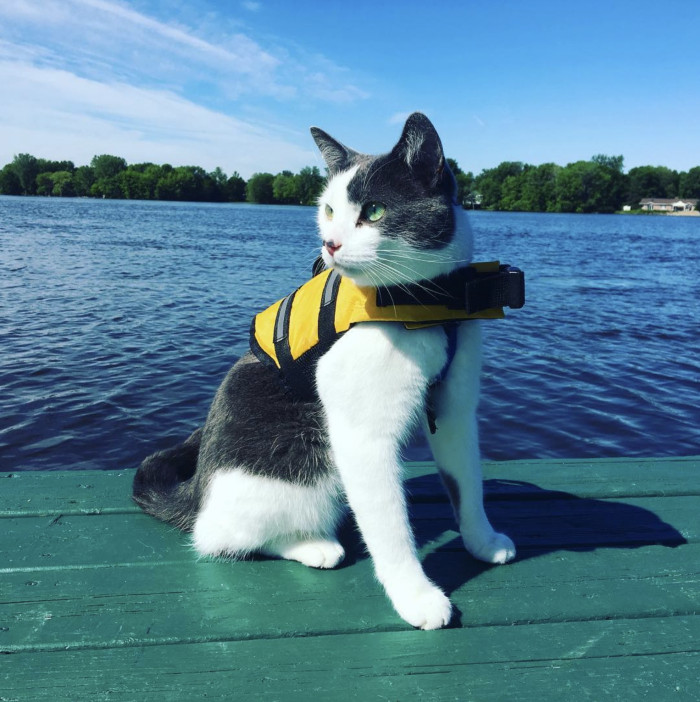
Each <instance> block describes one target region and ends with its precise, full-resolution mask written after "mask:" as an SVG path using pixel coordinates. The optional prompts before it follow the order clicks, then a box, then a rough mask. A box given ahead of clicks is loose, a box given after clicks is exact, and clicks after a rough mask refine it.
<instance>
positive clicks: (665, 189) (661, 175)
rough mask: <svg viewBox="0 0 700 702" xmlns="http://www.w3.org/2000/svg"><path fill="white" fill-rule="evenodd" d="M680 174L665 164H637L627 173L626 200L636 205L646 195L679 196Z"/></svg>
mask: <svg viewBox="0 0 700 702" xmlns="http://www.w3.org/2000/svg"><path fill="white" fill-rule="evenodd" d="M678 194H679V176H678V173H677V172H676V171H672V170H671V169H670V168H666V167H665V166H637V167H636V168H631V169H630V170H629V172H628V173H627V192H626V193H625V201H626V202H627V203H628V204H629V205H632V206H634V207H637V206H638V205H639V201H640V200H642V198H645V197H677V196H678Z"/></svg>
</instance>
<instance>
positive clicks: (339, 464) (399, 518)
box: [134, 113, 515, 629]
mask: <svg viewBox="0 0 700 702" xmlns="http://www.w3.org/2000/svg"><path fill="white" fill-rule="evenodd" d="M311 131H312V134H313V137H314V139H315V141H316V144H317V145H318V147H319V148H320V150H321V152H322V154H323V157H324V159H325V161H326V164H327V166H328V170H329V179H328V183H327V185H326V188H325V190H324V191H323V193H322V195H321V196H320V198H319V207H318V227H319V230H320V235H321V239H322V242H323V244H322V256H323V260H324V262H325V264H326V266H327V267H333V268H334V269H335V270H336V271H338V272H339V273H340V274H341V275H343V276H347V277H349V278H350V279H352V280H353V281H355V282H356V283H358V284H359V285H365V286H367V285H370V286H380V285H381V286H386V285H399V286H401V285H406V284H408V283H416V282H420V281H429V280H431V279H433V278H435V277H436V276H439V275H441V274H446V273H449V272H450V271H452V270H454V269H456V268H458V267H461V266H464V265H466V264H467V263H468V262H469V261H470V260H471V255H472V240H471V234H470V231H469V228H468V226H467V222H466V220H465V217H464V213H463V212H462V210H461V208H460V207H458V206H456V204H455V181H454V177H453V175H452V173H451V171H450V169H449V167H448V165H447V164H446V162H445V157H444V153H443V149H442V144H441V142H440V138H439V137H438V134H437V132H436V131H435V128H434V127H433V125H432V124H431V123H430V122H429V120H428V119H427V118H426V117H425V116H424V115H422V114H419V113H415V114H413V115H411V116H410V117H409V118H408V120H407V122H406V125H405V127H404V129H403V133H402V135H401V138H400V139H399V141H398V143H397V144H396V146H395V147H394V148H393V149H392V150H391V152H390V153H388V154H385V155H382V156H368V155H364V154H360V153H358V152H356V151H353V150H351V149H349V148H347V147H345V146H343V145H342V144H341V143H339V142H338V141H336V140H335V139H333V138H332V137H330V136H329V135H328V134H326V133H325V132H323V131H322V130H320V129H317V128H313V129H312V130H311ZM479 324H480V323H479V322H478V321H471V320H470V321H465V322H461V323H459V327H458V330H457V334H456V350H455V353H454V357H453V359H452V361H451V363H450V365H449V368H448V370H447V373H446V375H445V377H444V379H442V380H441V382H440V383H439V384H438V385H436V386H434V387H433V388H432V389H431V390H430V403H431V407H432V409H433V411H434V413H435V415H436V416H437V422H438V431H437V432H436V433H434V434H430V433H427V432H426V433H427V436H428V439H429V442H430V445H431V448H432V452H433V455H434V458H435V461H436V463H437V465H438V468H439V471H440V474H441V476H442V478H443V482H444V484H445V486H446V488H447V492H448V494H449V498H450V501H451V503H452V506H453V508H454V511H455V514H456V516H457V519H458V522H459V528H460V532H461V535H462V539H463V541H464V544H465V546H466V548H467V550H468V551H469V553H471V554H472V555H473V556H474V557H475V558H478V559H480V560H483V561H486V562H488V563H506V562H507V561H509V560H511V559H512V558H513V557H514V556H515V548H514V546H513V542H512V541H511V540H510V539H509V538H508V537H507V536H505V535H504V534H499V533H497V532H496V531H494V529H493V528H492V526H491V524H490V523H489V521H488V519H487V517H486V514H485V512H484V507H483V493H482V476H481V466H480V458H479V441H478V435H477V419H476V409H477V402H478V396H479V374H480V367H481V332H480V326H479ZM447 345H448V344H447V337H446V334H445V332H444V330H443V329H442V328H441V327H431V328H425V329H417V330H411V331H409V330H407V329H406V328H405V327H404V326H403V325H402V324H400V323H377V322H367V323H362V324H357V325H355V326H354V327H352V328H351V329H350V330H349V331H347V332H346V333H345V334H344V335H343V336H342V337H341V338H340V339H339V340H338V341H336V342H335V343H334V344H333V345H332V346H331V348H330V350H328V351H327V352H326V353H325V354H324V355H323V356H322V357H321V358H320V360H319V361H318V363H317V366H316V372H315V381H316V390H317V393H318V399H316V400H312V401H301V400H298V399H294V398H293V397H292V396H291V395H290V394H289V393H288V392H287V390H286V389H285V387H284V386H283V385H282V384H281V383H280V380H279V378H278V375H277V373H276V371H275V370H274V369H271V368H269V367H268V366H267V365H264V364H263V363H261V362H260V361H259V360H257V358H255V357H254V356H253V355H252V354H247V355H245V356H244V357H243V358H241V360H240V361H238V363H236V364H235V365H234V367H233V368H232V369H231V371H230V372H229V373H228V375H227V376H226V378H225V380H224V381H223V383H222V385H221V387H220V388H219V390H218V392H217V393H216V397H215V398H214V402H213V404H212V407H211V410H210V412H209V415H208V417H207V420H206V423H205V425H204V427H203V429H201V430H198V431H197V432H195V433H194V434H193V435H192V436H191V437H190V438H189V439H188V440H187V441H186V442H185V443H184V444H182V445H180V446H177V447H175V448H173V449H171V450H168V451H163V452H160V453H157V454H154V455H153V456H151V457H149V458H147V459H146V460H145V461H144V462H143V464H142V465H141V467H140V468H139V470H138V472H137V474H136V477H135V480H134V499H135V500H136V501H137V502H138V503H139V504H140V505H141V506H142V507H143V509H144V510H146V511H147V512H149V513H151V514H153V515H155V516H156V517H158V518H160V519H163V520H165V521H167V522H169V523H172V524H175V525H177V526H178V527H180V528H182V529H184V530H187V531H191V532H192V535H193V542H194V546H195V548H196V550H197V551H198V552H199V553H200V554H203V555H211V556H219V555H227V556H233V557H237V556H243V555H245V554H249V553H252V552H257V553H262V554H265V555H270V556H275V557H281V558H287V559H292V560H296V561H300V562H301V563H304V564H306V565H307V566H312V567H315V568H333V567H334V566H336V565H337V564H338V563H340V562H341V561H342V559H343V557H344V550H343V546H342V545H341V544H340V543H339V542H338V540H337V538H336V528H337V526H338V523H339V521H340V519H341V517H342V515H343V514H344V509H345V505H346V504H349V506H350V509H351V510H352V512H353V514H354V516H355V519H356V521H357V524H358V526H359V529H360V532H361V534H362V538H363V539H364V542H365V544H366V546H367V549H368V550H369V553H370V555H371V557H372V560H373V563H374V568H375V572H376V575H377V577H378V579H379V581H380V582H381V583H382V585H383V586H384V589H385V591H386V593H387V595H388V596H389V599H390V600H391V603H392V604H393V606H394V608H395V609H396V611H397V612H398V614H399V615H400V616H401V617H403V619H405V620H406V621H407V622H408V623H409V624H411V625H413V626H415V627H420V628H421V629H436V628H439V627H442V626H445V625H446V624H447V623H448V622H449V621H450V615H451V605H450V601H449V599H448V598H447V597H446V596H445V594H444V593H443V592H442V591H441V590H440V588H439V587H437V586H436V585H435V584H434V583H433V582H431V581H430V580H429V579H428V578H427V577H426V575H425V573H424V572H423V568H422V567H421V563H420V561H419V559H418V557H417V555H416V545H415V542H414V539H413V535H412V532H411V528H410V525H409V521H408V516H407V510H406V501H405V496H404V492H403V487H402V465H401V460H400V452H401V449H402V446H403V445H404V443H405V442H406V441H407V439H408V437H409V435H410V433H411V431H412V429H413V427H414V426H415V425H416V424H417V423H419V422H423V424H424V425H425V424H426V402H427V396H428V392H429V388H431V384H432V383H433V381H434V380H435V379H436V378H438V377H439V376H440V375H441V373H442V372H443V371H444V368H445V366H446V363H447V357H448V350H447Z"/></svg>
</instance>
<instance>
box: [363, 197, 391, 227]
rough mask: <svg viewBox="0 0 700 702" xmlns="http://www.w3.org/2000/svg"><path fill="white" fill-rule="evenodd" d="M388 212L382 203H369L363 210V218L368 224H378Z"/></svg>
mask: <svg viewBox="0 0 700 702" xmlns="http://www.w3.org/2000/svg"><path fill="white" fill-rule="evenodd" d="M385 212H386V207H385V206H384V205H382V203H381V202H368V203H367V204H366V205H365V206H364V207H363V208H362V217H363V219H366V220H367V221H368V222H378V221H379V220H380V219H381V218H382V217H383V216H384V213H385Z"/></svg>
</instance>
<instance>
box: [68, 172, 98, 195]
mask: <svg viewBox="0 0 700 702" xmlns="http://www.w3.org/2000/svg"><path fill="white" fill-rule="evenodd" d="M94 182H95V171H94V170H93V168H92V166H78V167H77V168H76V169H75V173H73V188H74V189H75V194H76V195H78V196H79V197H87V196H88V195H90V188H92V186H93V184H94Z"/></svg>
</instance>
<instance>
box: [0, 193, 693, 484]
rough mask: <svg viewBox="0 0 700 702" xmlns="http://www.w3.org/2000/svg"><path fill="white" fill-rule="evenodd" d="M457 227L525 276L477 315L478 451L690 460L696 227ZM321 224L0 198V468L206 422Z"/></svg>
mask: <svg viewBox="0 0 700 702" xmlns="http://www.w3.org/2000/svg"><path fill="white" fill-rule="evenodd" d="M469 216H470V218H471V222H472V226H473V229H474V232H475V239H476V257H477V259H480V260H491V259H500V260H501V261H503V262H508V263H512V264H515V265H518V266H520V267H521V268H523V269H524V270H525V272H526V276H527V298H528V299H527V304H526V306H525V308H523V309H522V310H517V311H510V312H509V313H508V316H507V318H506V319H505V320H502V321H491V322H484V327H485V356H486V363H485V368H484V375H483V391H482V404H481V410H482V411H481V433H482V452H483V455H484V457H485V458H488V459H498V460H504V459H515V458H544V457H554V458H559V457H560V458H568V457H605V456H674V455H690V454H700V383H699V382H698V381H699V377H700V343H699V342H700V334H699V331H700V327H699V321H700V311H699V302H698V301H699V300H700V274H699V272H698V271H699V269H700V266H699V263H700V260H699V259H700V220H699V219H696V218H693V219H691V218H686V219H684V218H675V217H634V216H596V215H580V216H579V215H551V214H515V213H488V212H474V213H470V215H469ZM314 217H315V213H314V210H313V209H311V208H296V207H275V206H252V205H231V204H225V205H219V204H199V203H162V202H133V201H132V202H122V201H105V200H71V199H66V200H63V199H60V200H59V199H44V198H11V197H0V350H1V353H0V470H3V471H16V470H39V469H47V470H58V469H86V468H95V469H117V468H130V467H135V466H136V465H138V463H139V462H140V461H141V459H143V458H144V457H145V456H146V455H147V454H148V453H150V452H152V451H155V450H157V449H161V448H165V447H167V446H169V445H171V444H173V443H175V442H177V441H180V440H182V439H183V438H185V437H186V436H187V435H188V434H189V433H190V431H192V430H193V429H194V428H196V427H197V426H200V425H201V424H202V422H203V421H204V418H205V416H206V413H207V410H208V406H209V403H210V402H211V399H212V397H213V394H214V392H215V390H216V388H217V386H218V385H219V383H220V381H221V380H222V378H223V376H224V374H225V373H226V371H227V369H228V368H229V367H230V365H231V364H232V363H233V361H234V360H235V359H236V358H237V357H238V356H240V355H241V354H242V353H244V352H245V350H246V349H247V344H248V328H249V324H250V319H251V317H252V316H253V315H254V314H255V313H256V312H257V311H259V310H260V309H262V308H263V307H265V306H267V305H268V304H270V303H271V302H273V301H274V300H276V299H278V298H280V297H282V296H283V295H285V294H287V293H288V292H289V291H291V290H292V289H294V288H295V287H296V286H297V285H299V284H300V283H302V282H303V281H304V280H305V278H306V277H307V275H308V273H309V271H310V266H311V263H312V261H313V259H314V257H315V255H316V250H317V241H316V234H315V223H314ZM408 454H409V456H410V457H414V458H424V457H427V456H428V453H427V450H426V448H425V446H424V444H423V442H422V441H421V439H419V438H416V439H415V440H414V442H413V443H412V445H411V446H410V447H409V450H408Z"/></svg>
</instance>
